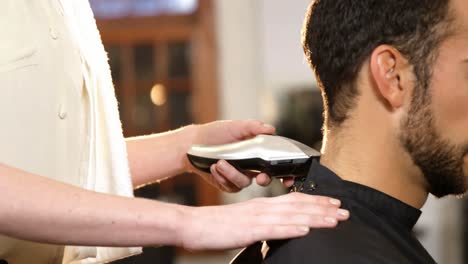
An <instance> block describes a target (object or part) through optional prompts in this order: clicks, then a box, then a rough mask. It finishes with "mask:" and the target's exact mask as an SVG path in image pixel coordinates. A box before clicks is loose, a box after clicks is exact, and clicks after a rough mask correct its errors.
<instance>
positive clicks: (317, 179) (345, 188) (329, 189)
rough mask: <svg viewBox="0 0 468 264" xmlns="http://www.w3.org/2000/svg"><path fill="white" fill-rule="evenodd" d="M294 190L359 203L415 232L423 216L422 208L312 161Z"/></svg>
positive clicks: (297, 181)
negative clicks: (341, 175)
mask: <svg viewBox="0 0 468 264" xmlns="http://www.w3.org/2000/svg"><path fill="white" fill-rule="evenodd" d="M294 188H295V190H296V191H301V192H305V193H308V194H314V195H315V194H317V195H326V196H330V197H336V198H339V199H350V200H353V201H356V202H358V203H360V204H363V205H364V206H365V207H367V208H368V209H369V210H371V211H372V212H374V213H375V214H377V215H379V216H381V217H382V218H383V219H385V220H386V221H389V222H391V223H393V224H396V225H398V226H399V227H403V228H405V229H407V230H408V231H411V229H413V227H414V225H415V224H416V222H417V221H418V219H419V217H420V215H421V211H420V210H419V209H416V208H414V207H412V206H410V205H408V204H405V203H403V202H402V201H400V200H398V199H395V198H393V197H391V196H389V195H387V194H385V193H383V192H380V191H378V190H375V189H372V188H370V187H368V186H365V185H361V184H357V183H354V182H350V181H345V180H342V179H341V178H340V177H339V176H338V175H336V174H335V173H334V172H333V171H331V170H330V169H328V168H327V167H325V166H323V165H321V164H320V163H319V161H317V160H314V161H313V162H312V164H311V167H310V170H309V173H308V175H307V177H304V178H302V179H297V180H296V182H295V184H294Z"/></svg>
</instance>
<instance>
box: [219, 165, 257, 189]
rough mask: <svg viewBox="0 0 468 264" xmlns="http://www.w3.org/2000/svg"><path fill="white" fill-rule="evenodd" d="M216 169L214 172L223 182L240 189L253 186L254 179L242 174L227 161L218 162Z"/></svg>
mask: <svg viewBox="0 0 468 264" xmlns="http://www.w3.org/2000/svg"><path fill="white" fill-rule="evenodd" d="M214 167H215V171H214V172H215V173H217V175H218V176H220V177H221V178H222V181H223V182H229V183H231V184H233V185H235V186H236V187H237V188H239V189H244V188H246V187H248V186H250V185H251V184H252V177H249V176H247V175H245V174H243V173H241V172H240V171H238V170H237V169H236V168H234V166H232V165H231V164H229V163H228V162H227V161H225V160H220V161H218V162H217V163H216V164H215V165H214ZM212 173H213V170H212ZM220 180H221V179H220Z"/></svg>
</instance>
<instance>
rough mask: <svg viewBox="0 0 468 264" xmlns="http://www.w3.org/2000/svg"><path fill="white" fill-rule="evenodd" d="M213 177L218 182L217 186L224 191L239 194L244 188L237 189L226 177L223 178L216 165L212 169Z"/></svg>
mask: <svg viewBox="0 0 468 264" xmlns="http://www.w3.org/2000/svg"><path fill="white" fill-rule="evenodd" d="M210 172H211V175H213V180H214V181H215V182H216V183H215V185H216V186H219V188H220V189H221V190H222V191H225V192H228V193H236V192H239V191H240V190H241V189H242V188H239V187H237V185H235V184H234V183H232V182H230V181H228V180H227V179H226V177H224V176H222V175H221V174H220V173H219V172H218V170H217V169H216V165H212V166H211V167H210Z"/></svg>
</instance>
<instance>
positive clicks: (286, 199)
mask: <svg viewBox="0 0 468 264" xmlns="http://www.w3.org/2000/svg"><path fill="white" fill-rule="evenodd" d="M260 199H262V200H263V201H264V202H266V203H282V202H283V203H288V204H291V205H292V204H295V203H298V202H304V203H309V204H312V205H331V206H335V207H339V206H341V201H340V200H338V199H335V198H330V197H327V196H320V195H309V194H304V193H299V192H293V193H289V194H286V195H281V196H277V197H273V198H260Z"/></svg>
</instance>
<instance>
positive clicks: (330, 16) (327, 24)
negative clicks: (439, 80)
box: [302, 0, 450, 127]
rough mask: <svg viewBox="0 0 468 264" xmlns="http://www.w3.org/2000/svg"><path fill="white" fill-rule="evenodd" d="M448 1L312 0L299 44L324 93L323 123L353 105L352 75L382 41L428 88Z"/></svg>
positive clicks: (339, 118)
mask: <svg viewBox="0 0 468 264" xmlns="http://www.w3.org/2000/svg"><path fill="white" fill-rule="evenodd" d="M449 9H450V8H449V0H383V1H382V0H315V1H313V2H312V4H311V5H310V7H309V11H308V13H307V16H306V20H305V25H304V29H303V33H302V34H303V39H302V42H303V47H304V51H305V54H306V57H307V60H308V61H309V63H310V65H311V67H312V68H313V70H314V72H315V75H316V77H317V81H318V83H319V86H320V88H321V89H322V94H323V98H324V105H325V125H326V126H327V127H330V126H332V127H333V126H338V125H340V124H341V123H343V121H345V120H346V119H347V117H348V115H349V110H350V109H351V108H352V107H353V104H354V101H355V98H356V96H357V95H358V90H357V87H356V85H355V80H356V77H357V75H358V73H359V71H360V69H361V67H362V65H363V63H364V62H365V60H366V59H367V58H368V57H369V56H370V55H371V53H372V51H373V50H374V49H375V48H376V47H377V46H379V45H382V44H387V45H391V46H393V47H395V48H396V49H397V50H398V51H400V52H401V53H402V54H403V56H405V58H406V59H408V61H409V63H410V64H411V65H412V66H413V68H414V73H415V76H416V78H417V81H418V82H419V83H420V84H421V85H422V86H421V87H428V86H429V82H430V78H431V76H432V72H431V68H432V67H431V66H432V64H433V63H434V61H435V58H436V57H437V54H438V52H437V50H438V47H439V44H440V43H441V41H442V40H443V39H445V37H446V36H447V35H448V34H449V31H450V30H449V29H448V28H449V25H450V21H449V20H450V19H449V18H450V16H449V13H450V12H449Z"/></svg>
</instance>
